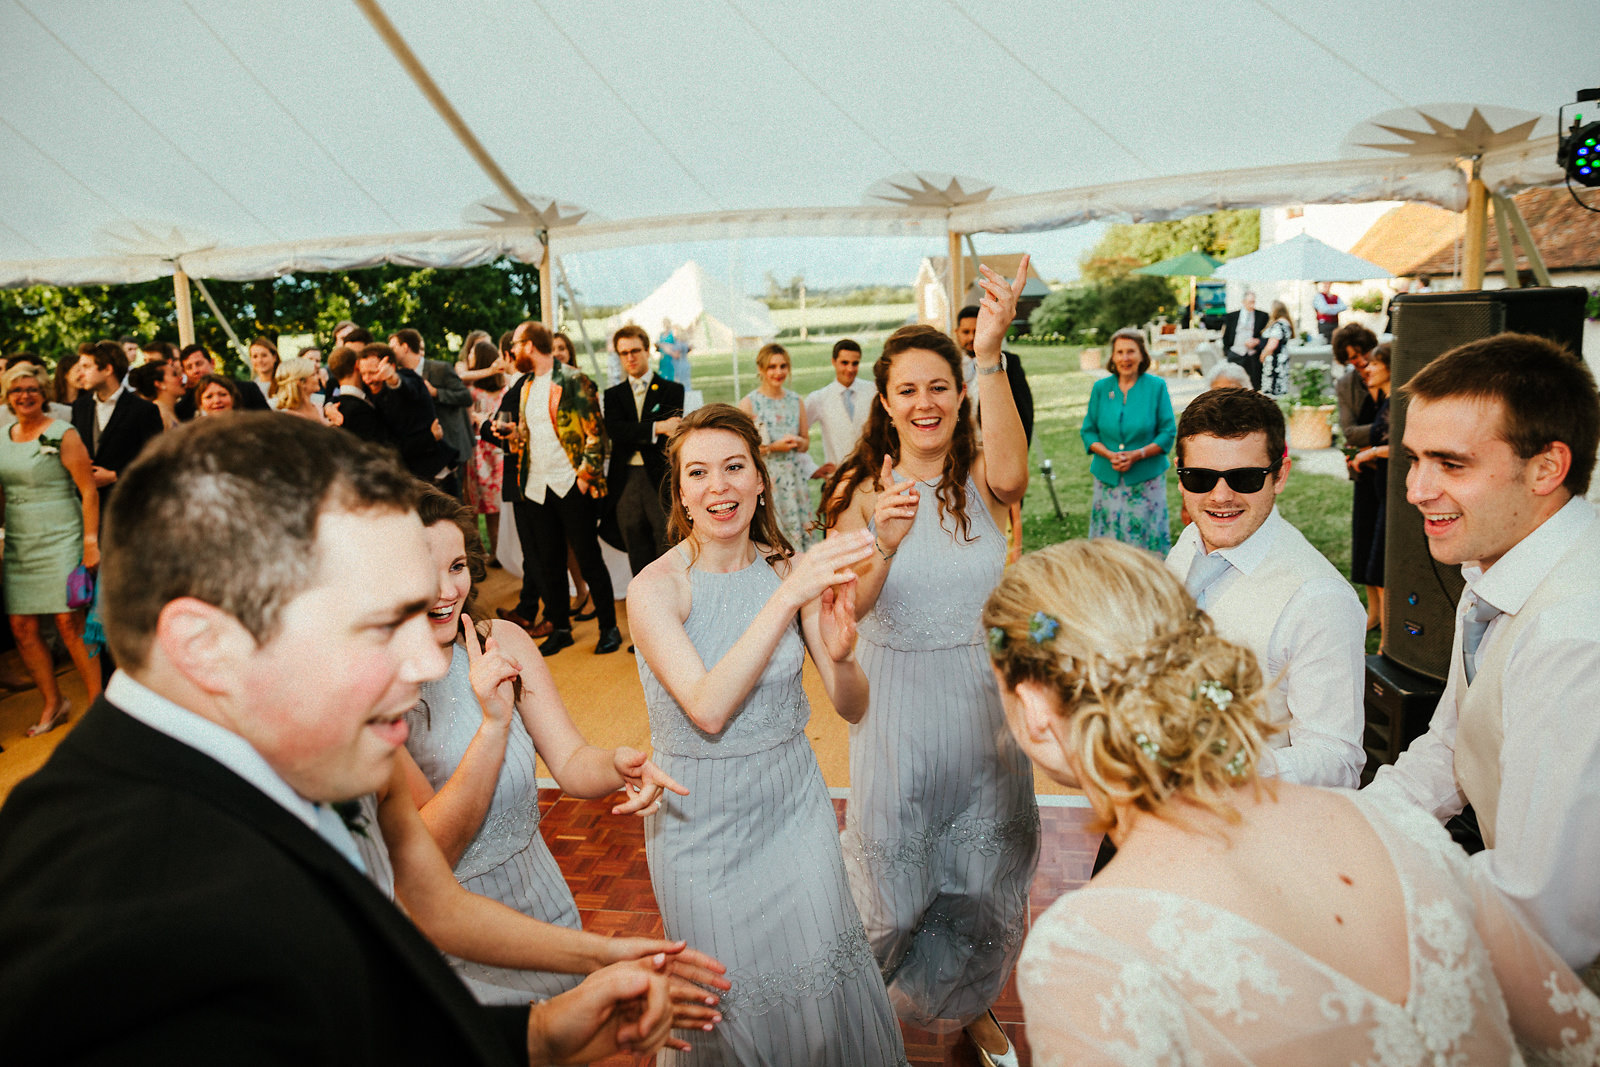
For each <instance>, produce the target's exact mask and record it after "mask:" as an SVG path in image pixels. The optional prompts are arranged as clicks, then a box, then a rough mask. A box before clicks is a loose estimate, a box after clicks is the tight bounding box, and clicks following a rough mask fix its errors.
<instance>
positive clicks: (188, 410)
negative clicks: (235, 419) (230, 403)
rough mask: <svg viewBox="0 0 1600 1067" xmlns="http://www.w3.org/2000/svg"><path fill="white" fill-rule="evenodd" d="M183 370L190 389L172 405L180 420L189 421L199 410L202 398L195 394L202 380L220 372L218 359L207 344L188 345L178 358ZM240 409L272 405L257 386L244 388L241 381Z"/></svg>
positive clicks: (259, 409) (252, 409)
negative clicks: (213, 357) (212, 356)
mask: <svg viewBox="0 0 1600 1067" xmlns="http://www.w3.org/2000/svg"><path fill="white" fill-rule="evenodd" d="M178 363H179V366H180V367H181V368H182V370H183V380H184V381H185V382H187V383H188V391H187V392H185V393H184V394H183V395H182V396H180V397H179V398H178V402H177V403H176V404H174V405H173V406H172V413H173V414H174V415H176V416H177V417H178V421H179V422H188V421H189V420H190V419H192V418H194V416H195V413H196V412H197V411H198V410H199V400H200V398H199V397H198V396H196V395H195V394H196V393H197V392H198V391H199V388H200V380H201V379H202V378H204V377H205V376H206V375H208V374H220V373H222V372H221V371H219V370H217V362H216V360H214V359H212V358H211V353H210V352H209V351H207V350H206V346H205V345H186V346H185V347H184V349H183V351H182V354H181V356H180V358H179V360H178ZM239 384H240V386H241V388H240V389H239V410H240V411H271V410H272V405H270V404H268V403H267V398H266V397H264V396H262V395H261V390H260V389H257V388H254V387H252V388H249V389H245V388H243V385H245V384H247V383H243V382H241V383H239Z"/></svg>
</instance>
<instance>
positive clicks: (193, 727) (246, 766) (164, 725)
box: [105, 671, 362, 868]
mask: <svg viewBox="0 0 1600 1067" xmlns="http://www.w3.org/2000/svg"><path fill="white" fill-rule="evenodd" d="M105 697H106V700H107V701H109V702H110V703H112V704H115V705H116V706H117V707H118V708H119V709H121V710H122V711H123V712H125V713H126V714H127V715H128V717H129V718H132V719H137V720H139V721H140V722H142V723H144V724H145V725H146V726H148V727H150V729H152V730H155V731H157V732H159V733H163V734H166V735H167V736H168V737H170V738H172V739H173V740H174V741H176V742H178V743H179V744H181V745H187V746H188V747H189V748H192V749H194V750H195V751H196V752H199V753H201V754H202V755H205V756H210V757H211V758H212V759H214V760H216V761H217V762H218V763H220V764H222V765H223V766H224V767H226V768H228V770H230V771H232V772H233V773H234V774H236V775H238V776H239V777H240V778H243V779H244V780H245V781H246V782H249V783H250V784H251V785H253V786H255V787H256V788H257V789H259V790H261V792H263V793H265V794H266V795H267V796H268V797H270V798H272V800H273V801H274V802H276V803H277V805H278V806H279V807H281V808H282V809H283V810H284V811H287V812H288V813H289V814H290V815H293V816H294V817H295V818H297V819H299V820H300V821H301V822H303V823H305V824H306V825H307V826H309V827H310V828H311V829H312V830H313V831H315V832H316V833H317V834H318V835H319V836H321V837H322V838H323V839H324V840H326V841H327V842H328V844H330V845H332V846H333V847H334V848H336V849H338V850H339V852H340V853H341V854H342V855H343V856H344V857H345V858H346V859H348V860H350V861H351V862H352V863H353V864H355V865H356V866H357V867H358V868H359V867H361V866H362V864H361V861H360V853H359V851H358V850H357V848H356V843H355V838H353V837H352V836H351V835H350V831H349V830H347V829H345V826H344V823H343V822H341V821H340V820H339V819H337V818H333V819H329V818H326V817H319V814H320V812H321V810H322V806H321V805H318V804H315V803H313V802H312V801H309V800H307V799H306V798H305V797H303V796H301V795H300V794H299V793H296V792H295V791H294V787H293V786H291V785H290V784H289V783H288V782H286V781H284V780H283V779H282V778H281V777H279V775H278V772H277V771H275V770H273V769H272V765H271V764H269V763H268V762H267V761H266V760H265V759H263V758H262V756H261V754H260V753H259V752H257V751H256V750H255V749H254V748H253V747H251V745H250V742H248V741H246V740H245V739H244V738H242V737H240V736H239V735H238V734H236V733H234V732H233V731H232V730H229V729H227V728H226V727H224V726H220V725H218V724H217V723H214V722H212V721H211V720H210V719H207V718H205V717H204V716H200V715H196V714H195V713H194V712H192V711H190V710H188V709H187V708H183V707H179V706H178V705H177V704H174V703H173V702H172V701H170V700H168V699H167V698H166V697H164V696H162V695H161V694H160V693H157V692H156V691H155V690H153V689H150V688H149V687H148V686H145V685H142V684H141V683H139V682H136V681H134V680H133V679H132V678H131V677H129V676H128V675H127V673H126V672H124V671H117V672H116V673H115V674H113V675H112V676H111V681H110V682H109V683H107V685H106V692H105ZM335 827H336V829H335ZM341 837H342V840H340V838H341Z"/></svg>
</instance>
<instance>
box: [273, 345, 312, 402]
mask: <svg viewBox="0 0 1600 1067" xmlns="http://www.w3.org/2000/svg"><path fill="white" fill-rule="evenodd" d="M316 373H317V365H316V364H315V363H313V362H311V361H310V360H309V359H301V358H300V357H298V356H295V357H293V358H291V359H286V360H284V361H283V362H281V363H279V364H278V372H277V373H276V374H274V375H273V376H272V380H273V383H274V384H275V385H276V386H277V388H276V389H275V390H274V394H275V395H276V396H277V398H278V407H279V408H280V409H281V410H283V411H294V410H295V409H296V408H299V407H301V406H302V405H303V404H305V402H306V399H307V397H309V396H310V395H311V394H310V393H308V392H307V391H306V382H308V381H310V380H311V379H312V378H313V377H315V375H316Z"/></svg>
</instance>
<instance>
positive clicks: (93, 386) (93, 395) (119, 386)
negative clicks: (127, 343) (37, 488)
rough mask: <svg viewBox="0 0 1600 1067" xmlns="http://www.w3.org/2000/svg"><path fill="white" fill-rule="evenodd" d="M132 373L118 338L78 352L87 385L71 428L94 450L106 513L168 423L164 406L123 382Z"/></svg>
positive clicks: (74, 410) (94, 467)
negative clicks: (114, 490)
mask: <svg viewBox="0 0 1600 1067" xmlns="http://www.w3.org/2000/svg"><path fill="white" fill-rule="evenodd" d="M127 373H128V356H127V354H126V353H125V352H124V351H123V349H122V346H121V345H120V344H118V343H117V342H115V341H96V342H95V344H94V347H93V348H91V349H90V350H89V351H87V352H84V353H83V354H82V355H80V356H79V357H78V378H79V380H80V381H81V382H82V383H83V388H82V389H81V390H80V391H79V393H78V399H76V400H74V401H73V402H72V427H73V429H75V430H77V431H78V436H79V437H81V438H82V439H83V443H84V446H85V447H86V448H88V450H89V460H90V462H91V463H92V464H93V465H92V466H91V467H90V468H89V473H90V475H91V476H92V477H93V478H94V484H95V487H96V488H97V489H99V491H100V514H101V516H102V517H103V516H104V515H105V513H106V511H105V508H106V500H107V499H108V498H109V497H110V495H111V487H112V486H113V485H115V484H116V481H117V478H118V476H119V475H120V474H121V473H122V471H123V470H124V469H125V468H126V467H127V466H128V465H129V464H130V463H132V462H133V461H134V459H136V458H137V457H138V455H139V453H140V451H141V450H143V448H144V446H145V445H146V444H148V443H149V442H150V440H151V439H152V438H154V437H156V436H157V435H159V434H160V433H161V430H162V427H163V425H164V424H163V423H162V421H161V411H160V409H159V408H157V407H156V406H155V405H154V404H152V403H150V401H148V400H146V399H145V398H144V397H142V396H140V395H139V394H138V393H135V392H134V391H133V390H132V389H129V388H128V387H127V386H126V385H124V384H123V382H122V379H123V377H124V376H125V375H126V374H127ZM102 522H103V518H102Z"/></svg>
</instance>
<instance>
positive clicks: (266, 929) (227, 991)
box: [0, 700, 527, 1067]
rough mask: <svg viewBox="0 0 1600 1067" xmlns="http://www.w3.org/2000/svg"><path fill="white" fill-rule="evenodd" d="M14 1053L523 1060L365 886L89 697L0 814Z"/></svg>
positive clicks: (193, 1059) (150, 1059)
mask: <svg viewBox="0 0 1600 1067" xmlns="http://www.w3.org/2000/svg"><path fill="white" fill-rule="evenodd" d="M0 988H3V989H5V990H6V994H5V996H4V997H0V1048H4V1049H5V1050H6V1053H7V1055H8V1057H10V1058H12V1059H13V1060H14V1062H17V1063H30V1062H49V1063H105V1064H112V1063H116V1064H129V1063H131V1064H145V1063H150V1064H156V1063H160V1064H180V1063H235V1064H286V1065H287V1064H327V1065H330V1067H332V1065H336V1064H337V1065H355V1064H370V1065H373V1067H393V1065H395V1064H411V1063H415V1064H424V1063H426V1064H438V1063H463V1064H500V1065H510V1064H514V1063H518V1062H521V1063H526V1062H527V1059H526V1026H527V1009H526V1008H510V1009H490V1008H482V1007H480V1006H478V1005H477V1004H476V1003H475V1002H474V1001H473V1000H472V998H471V995H470V994H469V993H468V992H467V989H466V987H465V986H464V985H462V983H461V981H460V980H459V979H458V978H457V977H456V976H455V974H454V973H453V972H452V971H451V970H450V968H449V967H448V966H447V965H446V964H445V962H444V960H443V958H442V957H441V956H440V954H439V953H438V951H437V950H435V949H434V948H433V946H432V945H430V944H429V943H428V942H427V941H426V940H425V939H424V938H423V937H422V935H421V934H420V933H419V932H418V931H417V929H416V928H415V927H414V926H412V925H411V923H410V921H409V920H407V919H406V918H405V916H404V915H402V914H401V913H400V911H399V910H398V909H397V908H396V907H395V906H394V905H393V904H391V903H390V902H389V901H388V900H387V899H386V898H385V897H384V896H383V895H382V894H381V893H380V892H378V890H377V889H376V888H375V887H374V886H373V884H372V883H371V882H370V881H369V880H368V879H367V878H366V877H364V876H363V875H362V874H361V873H360V872H359V871H357V870H356V868H355V867H353V866H352V865H351V864H350V863H349V861H348V860H346V859H345V858H344V857H343V856H341V855H340V854H339V853H338V852H337V851H336V850H335V849H334V848H333V847H332V846H330V845H329V844H327V843H326V842H325V841H323V839H322V838H321V837H319V836H318V835H317V834H316V833H315V832H314V831H313V830H311V829H310V828H309V827H307V826H306V824H305V823H304V822H302V821H301V820H299V819H297V818H296V817H294V816H293V815H291V814H290V813H289V812H287V811H285V810H284V809H283V808H282V807H281V806H279V805H278V804H277V803H276V802H274V801H273V800H271V799H270V798H268V797H267V796H266V795H265V794H264V793H262V792H260V791H259V790H257V789H256V788H255V787H254V786H252V785H250V784H249V783H247V782H245V781H244V780H243V779H241V778H239V777H238V776H236V775H235V774H234V773H233V772H231V771H229V770H228V769H227V768H225V767H223V766H222V765H221V764H219V763H217V762H216V761H214V760H212V759H211V758H210V757H208V756H205V755H203V754H202V753H200V752H198V751H196V750H194V749H191V748H189V747H188V746H186V745H184V744H181V743H180V742H178V741H175V740H173V739H172V738H170V737H168V736H166V735H165V734H162V733H159V732H157V731H155V730H152V729H150V728H149V727H147V726H145V725H144V724H142V723H140V722H138V721H137V720H135V719H133V718H131V717H130V716H128V715H126V714H124V713H123V712H122V711H120V710H118V709H117V708H115V707H113V706H112V705H110V704H108V703H107V702H106V701H104V700H100V701H97V702H96V703H95V705H94V706H93V707H92V708H90V710H89V713H88V714H87V715H86V716H85V718H84V720H83V722H82V723H81V724H80V725H79V726H78V727H77V729H75V730H74V731H73V733H72V735H71V736H70V737H68V738H67V739H66V740H65V741H64V742H62V744H61V746H60V747H59V748H58V749H57V751H56V752H55V754H54V755H53V756H52V757H51V759H50V761H49V762H48V763H47V764H46V765H45V766H44V768H43V769H42V770H40V771H39V772H38V773H37V774H35V775H34V776H33V777H31V778H29V779H27V780H26V781H24V782H23V783H21V784H20V785H19V786H17V788H16V790H15V791H14V792H13V793H12V794H11V797H10V799H9V800H7V802H6V804H5V807H4V808H3V809H0Z"/></svg>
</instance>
